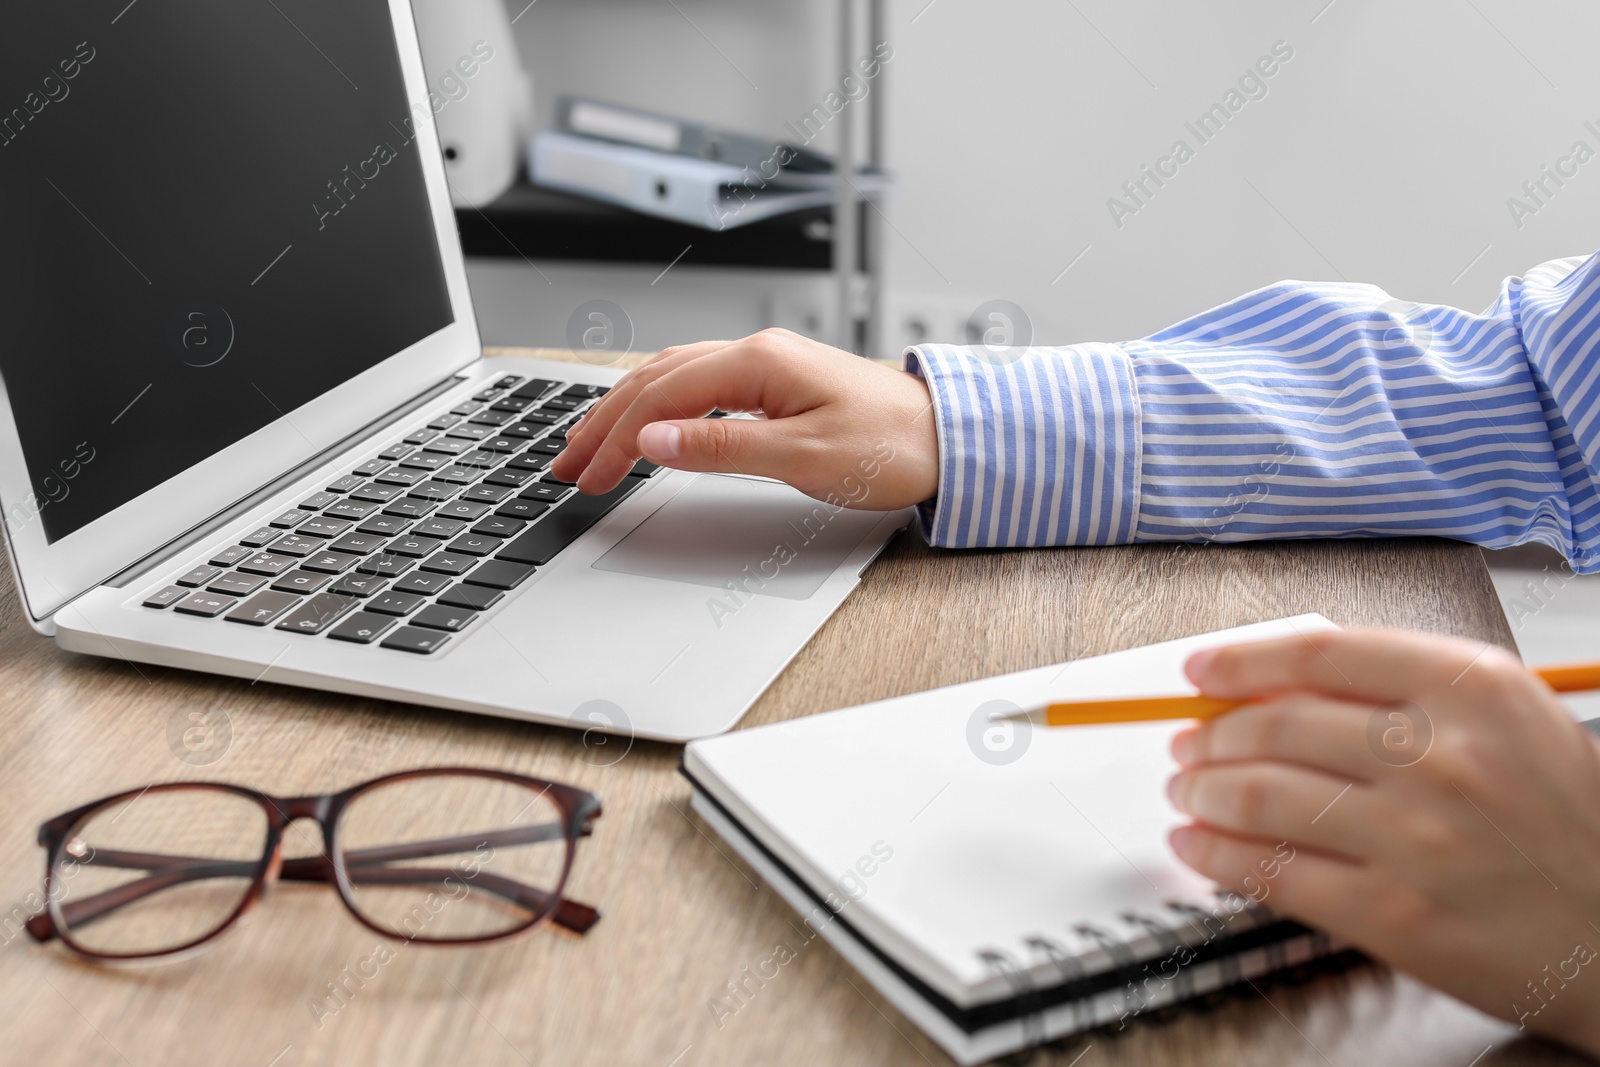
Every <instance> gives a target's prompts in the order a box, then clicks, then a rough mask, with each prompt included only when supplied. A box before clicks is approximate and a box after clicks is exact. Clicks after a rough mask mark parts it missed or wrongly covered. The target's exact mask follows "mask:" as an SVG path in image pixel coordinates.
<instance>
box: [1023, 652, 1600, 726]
mask: <svg viewBox="0 0 1600 1067" xmlns="http://www.w3.org/2000/svg"><path fill="white" fill-rule="evenodd" d="M1532 673H1533V674H1534V675H1536V676H1537V677H1539V678H1541V679H1543V681H1544V683H1545V684H1546V685H1548V686H1549V687H1550V688H1551V689H1554V690H1555V691H1556V692H1558V693H1581V692H1585V691H1587V690H1590V689H1600V662H1596V663H1573V664H1567V665H1565V666H1559V667H1539V668H1537V669H1535V670H1534V671H1533V672H1532ZM1248 703H1250V701H1247V700H1224V699H1222V698H1220V697H1204V696H1191V697H1125V698H1122V699H1118V700H1073V701H1067V702H1064V703H1060V704H1051V705H1049V706H1047V707H1046V708H1045V709H1044V716H1045V722H1046V723H1047V724H1048V725H1050V726H1090V725H1093V724H1096V723H1110V722H1146V721H1149V720H1153V719H1210V718H1214V717H1216V716H1218V715H1221V714H1223V713H1224V712H1228V711H1232V710H1233V709H1235V708H1241V707H1243V706H1244V705H1246V704H1248Z"/></svg>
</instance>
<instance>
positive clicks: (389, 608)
mask: <svg viewBox="0 0 1600 1067" xmlns="http://www.w3.org/2000/svg"><path fill="white" fill-rule="evenodd" d="M427 602H428V600H427V598H426V597H424V596H422V595H420V594H418V593H397V592H395V591H394V590H393V589H391V590H389V591H388V592H387V593H380V594H379V595H378V596H375V597H373V598H372V599H371V600H369V601H367V605H366V607H365V608H363V609H362V610H363V611H375V612H377V613H378V614H379V615H410V614H411V613H412V612H413V611H416V610H417V609H418V608H420V607H422V605H424V604H426V603H427Z"/></svg>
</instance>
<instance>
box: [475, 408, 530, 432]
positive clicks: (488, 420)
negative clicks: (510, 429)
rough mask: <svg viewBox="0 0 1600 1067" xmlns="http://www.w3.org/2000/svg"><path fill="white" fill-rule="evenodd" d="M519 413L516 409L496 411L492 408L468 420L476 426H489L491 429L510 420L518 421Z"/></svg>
mask: <svg viewBox="0 0 1600 1067" xmlns="http://www.w3.org/2000/svg"><path fill="white" fill-rule="evenodd" d="M518 414H519V412H515V411H495V410H493V409H492V408H491V409H490V410H488V411H480V412H478V413H477V414H476V415H474V416H472V418H470V419H468V420H467V421H468V422H469V423H470V424H471V425H474V426H488V427H490V428H491V429H497V428H498V427H501V426H504V425H505V424H506V423H508V422H516V421H517V416H518Z"/></svg>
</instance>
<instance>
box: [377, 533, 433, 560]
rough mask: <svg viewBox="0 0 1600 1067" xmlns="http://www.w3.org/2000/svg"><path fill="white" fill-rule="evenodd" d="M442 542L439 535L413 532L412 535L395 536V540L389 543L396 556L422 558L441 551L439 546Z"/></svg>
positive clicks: (390, 549)
mask: <svg viewBox="0 0 1600 1067" xmlns="http://www.w3.org/2000/svg"><path fill="white" fill-rule="evenodd" d="M442 544H444V542H443V541H442V540H440V539H439V538H437V537H418V536H417V535H416V534H412V535H411V536H410V537H397V538H395V539H394V542H393V543H392V544H390V545H389V551H390V552H392V553H393V554H395V555H396V556H408V557H410V558H411V559H421V558H422V557H423V556H431V555H433V554H434V553H435V552H437V551H439V546H440V545H442Z"/></svg>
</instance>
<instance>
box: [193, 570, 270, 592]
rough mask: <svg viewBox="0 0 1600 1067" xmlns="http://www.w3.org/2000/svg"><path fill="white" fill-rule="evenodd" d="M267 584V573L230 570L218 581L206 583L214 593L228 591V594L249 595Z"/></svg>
mask: <svg viewBox="0 0 1600 1067" xmlns="http://www.w3.org/2000/svg"><path fill="white" fill-rule="evenodd" d="M266 584H267V579H266V576H265V575H260V574H243V573H241V572H239V571H229V572H228V573H227V574H224V575H223V576H222V577H220V578H218V579H217V580H216V581H213V582H208V583H206V588H207V589H208V590H210V591H211V592H213V593H226V594H227V595H228V596H249V595H250V594H251V593H254V592H255V591H256V590H257V589H260V588H261V587H262V586H263V585H266Z"/></svg>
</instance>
